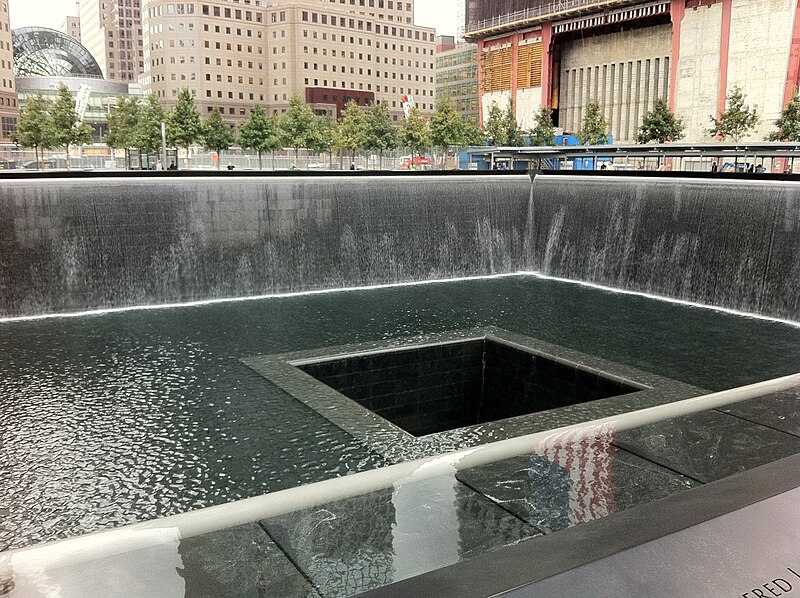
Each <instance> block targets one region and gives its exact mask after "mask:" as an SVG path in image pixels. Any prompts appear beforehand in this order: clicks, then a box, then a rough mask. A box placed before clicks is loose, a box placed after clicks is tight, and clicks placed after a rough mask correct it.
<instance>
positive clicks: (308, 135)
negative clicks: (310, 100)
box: [279, 94, 317, 161]
mask: <svg viewBox="0 0 800 598" xmlns="http://www.w3.org/2000/svg"><path fill="white" fill-rule="evenodd" d="M279 126H280V131H281V138H282V140H283V143H285V144H286V145H288V146H291V147H293V148H294V157H295V161H297V159H298V156H299V150H300V148H301V147H305V148H307V147H310V146H311V145H313V143H314V137H315V135H316V126H317V117H316V116H315V115H314V111H313V110H311V106H308V105H307V104H305V103H304V102H303V100H302V99H300V96H299V95H297V94H294V95H293V96H292V97H291V99H290V100H289V109H288V110H287V111H286V112H285V113H284V114H283V115H282V116H281V118H280V121H279Z"/></svg>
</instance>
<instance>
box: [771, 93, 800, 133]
mask: <svg viewBox="0 0 800 598" xmlns="http://www.w3.org/2000/svg"><path fill="white" fill-rule="evenodd" d="M775 126H776V127H777V128H778V130H777V131H773V132H772V133H770V134H769V140H770V141H800V96H798V95H797V89H795V90H794V93H793V94H792V99H791V100H790V101H789V103H788V104H787V105H786V107H785V108H784V109H783V111H782V112H781V116H780V118H779V119H778V120H776V121H775Z"/></svg>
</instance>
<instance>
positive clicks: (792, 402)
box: [720, 387, 800, 436]
mask: <svg viewBox="0 0 800 598" xmlns="http://www.w3.org/2000/svg"><path fill="white" fill-rule="evenodd" d="M720 411H722V412H723V413H729V414H730V415H735V416H736V417H741V418H742V419H746V420H748V421H751V422H754V423H757V424H761V425H762V426H767V427H769V428H775V429H776V430H780V431H781V432H786V433H787V434H792V435H794V436H800V387H795V388H792V389H790V390H786V391H783V392H776V393H773V394H769V395H765V396H763V397H759V398H757V399H750V400H749V401H742V402H741V403H736V404H734V405H731V406H729V407H726V408H723V409H720Z"/></svg>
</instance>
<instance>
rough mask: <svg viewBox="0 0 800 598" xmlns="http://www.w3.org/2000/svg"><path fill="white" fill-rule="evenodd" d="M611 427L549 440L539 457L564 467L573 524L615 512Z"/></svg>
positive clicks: (570, 518) (613, 451)
mask: <svg viewBox="0 0 800 598" xmlns="http://www.w3.org/2000/svg"><path fill="white" fill-rule="evenodd" d="M612 439H613V435H612V434H611V431H610V430H607V429H606V430H601V431H599V433H598V434H597V435H595V436H586V437H584V438H578V437H575V436H574V435H573V434H569V433H568V434H566V435H563V436H561V435H559V436H558V437H554V438H552V439H550V441H549V442H548V443H547V447H546V448H545V449H544V450H543V451H541V452H540V454H541V455H542V457H544V458H545V459H547V460H548V461H550V462H551V463H553V464H554V465H557V466H558V467H561V468H563V470H564V471H565V473H566V474H567V475H568V476H569V478H570V481H571V484H570V488H569V492H568V494H569V499H568V500H569V514H568V515H569V520H570V523H571V524H572V525H575V524H577V523H585V522H587V521H591V520H593V519H599V518H601V517H605V516H607V515H609V514H610V513H613V512H614V480H613V478H612V474H611V461H612V459H613V456H614V453H615V452H616V451H617V448H616V447H615V446H613V445H612V444H611V441H612Z"/></svg>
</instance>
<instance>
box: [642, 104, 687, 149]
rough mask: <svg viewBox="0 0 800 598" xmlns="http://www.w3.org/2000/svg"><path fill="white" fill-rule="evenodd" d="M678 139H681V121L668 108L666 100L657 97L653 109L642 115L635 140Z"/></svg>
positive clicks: (647, 141) (663, 141) (646, 141)
mask: <svg viewBox="0 0 800 598" xmlns="http://www.w3.org/2000/svg"><path fill="white" fill-rule="evenodd" d="M679 139H683V121H682V120H681V119H680V118H677V117H676V116H675V114H674V113H673V112H672V110H670V109H669V104H667V101H666V100H664V99H663V98H659V99H657V100H656V103H655V106H653V109H652V110H651V111H650V112H648V113H647V114H645V115H644V119H643V120H642V126H641V127H640V128H639V135H638V136H637V138H636V141H637V142H638V143H650V142H651V141H655V142H656V143H667V142H669V141H678V140H679Z"/></svg>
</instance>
